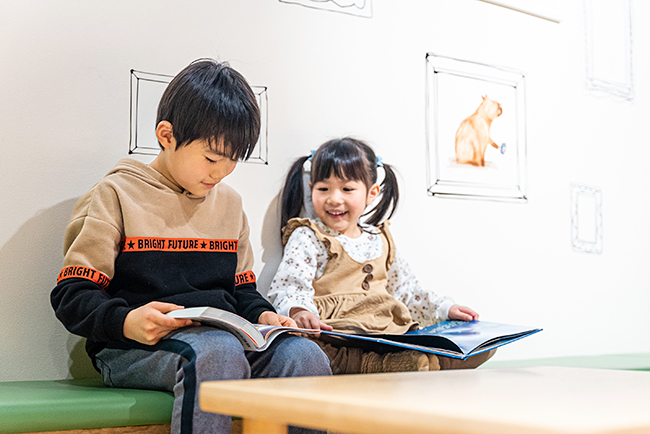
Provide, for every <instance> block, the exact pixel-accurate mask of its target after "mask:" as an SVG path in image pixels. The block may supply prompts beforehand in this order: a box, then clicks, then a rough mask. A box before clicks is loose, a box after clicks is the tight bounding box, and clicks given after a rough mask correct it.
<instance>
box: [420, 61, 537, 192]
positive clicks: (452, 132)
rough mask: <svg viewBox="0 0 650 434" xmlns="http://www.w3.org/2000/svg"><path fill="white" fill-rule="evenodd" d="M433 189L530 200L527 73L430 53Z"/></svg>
mask: <svg viewBox="0 0 650 434" xmlns="http://www.w3.org/2000/svg"><path fill="white" fill-rule="evenodd" d="M426 69H427V90H426V126H427V164H428V170H427V179H428V181H427V184H428V192H429V194H430V195H432V196H438V197H459V198H475V199H487V200H500V201H515V202H526V201H527V200H528V198H527V196H526V97H525V94H526V91H525V83H526V76H525V74H524V73H522V72H519V71H516V70H513V69H507V68H501V67H497V66H490V65H485V64H482V63H476V62H470V61H466V60H459V59H454V58H451V57H444V56H439V55H436V54H432V53H429V54H427V56H426Z"/></svg>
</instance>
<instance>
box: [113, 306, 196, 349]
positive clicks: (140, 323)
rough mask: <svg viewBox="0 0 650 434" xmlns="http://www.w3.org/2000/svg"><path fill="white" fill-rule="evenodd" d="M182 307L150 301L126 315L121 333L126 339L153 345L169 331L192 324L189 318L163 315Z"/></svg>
mask: <svg viewBox="0 0 650 434" xmlns="http://www.w3.org/2000/svg"><path fill="white" fill-rule="evenodd" d="M178 309H183V306H178V305H176V304H171V303H163V302H160V301H152V302H151V303H147V304H145V305H144V306H140V307H139V308H137V309H133V310H132V311H131V312H129V313H128V314H127V315H126V319H125V320H124V327H123V333H124V336H125V337H126V338H128V339H132V340H134V341H136V342H140V343H141V344H145V345H154V344H156V343H158V341H160V339H162V338H163V337H164V336H165V335H167V334H168V333H169V332H171V331H173V330H176V329H177V328H181V327H185V326H189V325H192V320H191V319H180V318H172V317H169V316H167V315H165V314H166V313H167V312H171V311H172V310H178Z"/></svg>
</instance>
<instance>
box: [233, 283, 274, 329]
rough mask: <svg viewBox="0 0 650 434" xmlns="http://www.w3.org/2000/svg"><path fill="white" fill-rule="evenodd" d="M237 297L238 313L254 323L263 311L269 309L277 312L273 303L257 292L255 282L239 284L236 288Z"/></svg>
mask: <svg viewBox="0 0 650 434" xmlns="http://www.w3.org/2000/svg"><path fill="white" fill-rule="evenodd" d="M235 298H236V299H237V314H238V315H239V316H242V317H244V318H246V319H247V320H248V321H250V322H252V323H257V319H258V318H259V316H260V315H261V314H262V312H266V311H267V310H270V311H271V312H275V309H274V308H273V305H271V303H269V302H268V301H267V300H266V299H265V298H264V297H262V294H260V293H259V292H257V289H256V286H255V283H244V284H242V285H238V286H237V287H236V288H235Z"/></svg>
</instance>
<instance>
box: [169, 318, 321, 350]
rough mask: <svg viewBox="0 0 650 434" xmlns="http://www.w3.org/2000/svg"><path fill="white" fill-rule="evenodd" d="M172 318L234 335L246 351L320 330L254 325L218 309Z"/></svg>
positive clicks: (262, 348)
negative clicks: (286, 335)
mask: <svg viewBox="0 0 650 434" xmlns="http://www.w3.org/2000/svg"><path fill="white" fill-rule="evenodd" d="M167 315H168V316H170V317H172V318H187V319H191V320H193V321H198V322H200V323H202V324H207V325H210V326H213V327H216V328H220V329H223V330H227V331H229V332H230V333H232V334H234V335H235V336H236V337H237V339H239V341H240V342H241V343H242V345H243V346H244V349H245V350H249V351H264V350H265V349H267V348H268V347H269V345H271V342H273V340H274V339H275V338H276V337H278V336H279V335H280V334H282V333H286V332H294V333H307V334H317V333H319V332H320V330H312V329H302V328H295V327H282V326H273V325H263V324H253V323H251V322H250V321H248V320H246V319H245V318H242V317H241V316H239V315H237V314H234V313H232V312H228V311H226V310H223V309H217V308H216V307H190V308H187V309H180V310H173V311H171V312H169V313H167Z"/></svg>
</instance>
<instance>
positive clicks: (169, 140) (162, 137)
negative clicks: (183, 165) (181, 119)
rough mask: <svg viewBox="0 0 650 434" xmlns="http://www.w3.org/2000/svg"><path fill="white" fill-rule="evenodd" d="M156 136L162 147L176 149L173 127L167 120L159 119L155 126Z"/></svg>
mask: <svg viewBox="0 0 650 434" xmlns="http://www.w3.org/2000/svg"><path fill="white" fill-rule="evenodd" d="M156 138H157V139H158V142H159V143H160V145H161V146H162V147H163V148H164V149H172V150H174V149H176V139H174V128H173V127H172V124H171V123H170V122H169V121H161V122H160V123H159V124H158V126H157V127H156Z"/></svg>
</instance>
